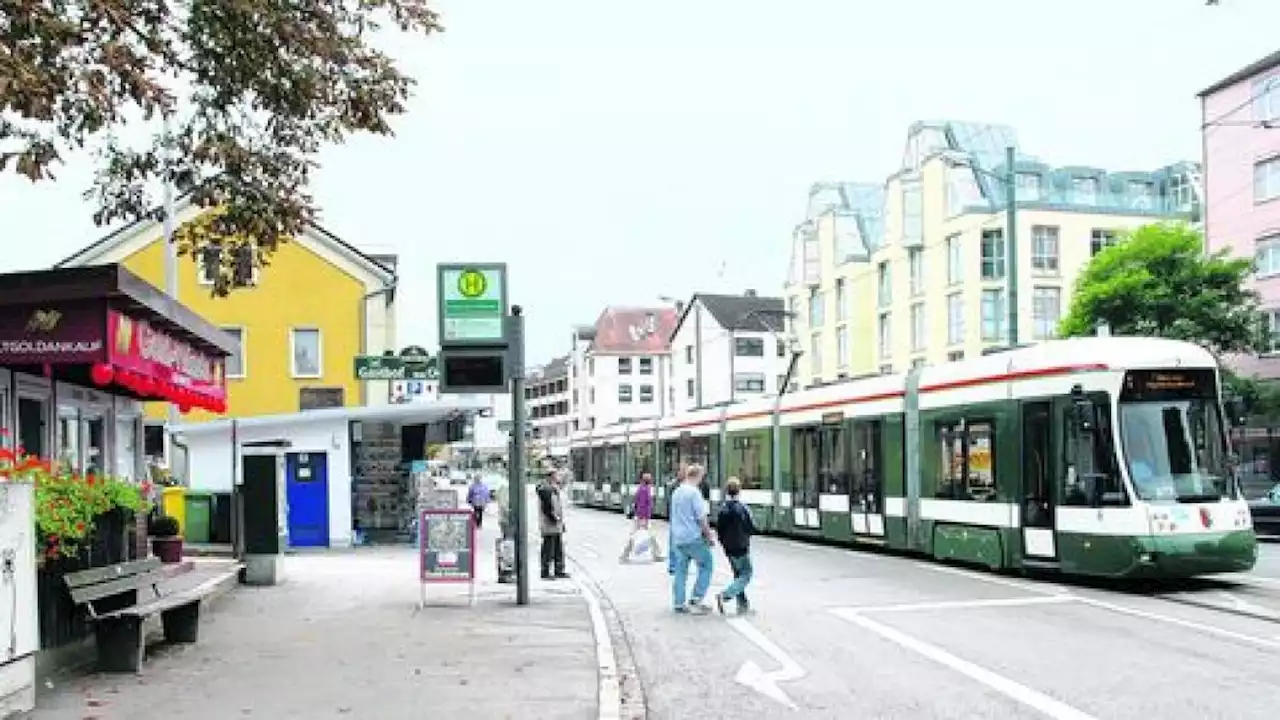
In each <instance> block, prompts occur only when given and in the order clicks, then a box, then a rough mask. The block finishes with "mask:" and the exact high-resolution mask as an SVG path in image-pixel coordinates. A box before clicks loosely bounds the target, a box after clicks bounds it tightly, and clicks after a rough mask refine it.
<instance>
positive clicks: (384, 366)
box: [355, 355, 440, 380]
mask: <svg viewBox="0 0 1280 720" xmlns="http://www.w3.org/2000/svg"><path fill="white" fill-rule="evenodd" d="M355 373H356V379H357V380H435V379H438V378H439V377H440V370H439V368H438V367H437V365H436V359H435V358H427V359H426V360H425V361H424V362H406V361H405V359H404V358H398V357H393V356H388V355H357V356H356V358H355Z"/></svg>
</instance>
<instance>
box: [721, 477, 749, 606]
mask: <svg viewBox="0 0 1280 720" xmlns="http://www.w3.org/2000/svg"><path fill="white" fill-rule="evenodd" d="M724 492H725V500H724V502H722V503H720V510H719V512H717V513H716V534H717V535H718V536H719V537H720V547H722V548H724V555H725V557H726V558H727V559H728V560H729V567H731V568H732V569H733V582H731V583H729V585H728V587H726V588H725V589H724V590H722V591H721V592H719V593H717V594H716V608H718V609H719V610H720V614H721V615H723V614H724V603H725V601H726V600H737V601H738V614H739V615H744V614H746V613H748V612H750V611H751V603H750V601H749V600H747V585H748V584H749V583H750V582H751V576H752V568H751V536H752V535H755V534H756V525H755V523H754V522H753V521H752V520H751V511H750V510H748V509H747V506H746V505H743V504H742V503H741V502H739V501H738V495H739V494H740V493H741V492H742V481H740V480H738V478H736V477H731V478H729V480H728V481H727V482H725V485H724Z"/></svg>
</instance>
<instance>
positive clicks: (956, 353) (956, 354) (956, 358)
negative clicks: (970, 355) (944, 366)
mask: <svg viewBox="0 0 1280 720" xmlns="http://www.w3.org/2000/svg"><path fill="white" fill-rule="evenodd" d="M963 359H964V351H963V350H952V351H951V352H949V353H947V362H960V361H961V360H963Z"/></svg>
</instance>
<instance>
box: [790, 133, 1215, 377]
mask: <svg viewBox="0 0 1280 720" xmlns="http://www.w3.org/2000/svg"><path fill="white" fill-rule="evenodd" d="M1006 147H1016V139H1015V137H1014V133H1013V131H1012V130H1011V129H1009V128H1006V127H1002V126H996V125H975V124H969V123H956V122H934V123H916V124H915V125H913V126H912V127H911V128H910V131H909V133H908V138H907V147H906V151H905V153H904V157H903V163H902V167H901V169H900V170H899V171H898V172H897V173H895V174H894V175H892V176H891V177H890V178H889V179H888V180H887V181H886V182H884V183H883V184H874V185H867V184H858V183H824V184H817V185H814V186H813V187H812V188H811V189H810V194H809V208H808V213H807V219H806V220H805V222H803V223H801V224H800V226H799V227H797V228H796V231H795V236H794V239H793V250H792V262H791V271H790V274H789V277H788V282H787V288H786V297H787V302H788V309H790V310H791V311H792V321H791V327H790V329H791V332H792V334H793V335H794V337H795V339H796V340H797V341H798V342H799V343H800V346H801V347H802V348H803V349H804V354H805V356H804V357H802V358H801V359H800V362H799V364H798V366H797V369H796V382H795V384H794V386H797V387H807V386H809V385H814V384H821V383H829V382H833V381H838V380H841V379H844V378H850V377H857V376H860V375H867V374H875V373H888V372H902V371H904V370H906V369H907V368H909V367H911V366H913V365H914V366H919V365H925V364H936V363H941V362H946V361H948V360H958V359H962V358H964V357H966V356H968V357H973V356H976V355H980V354H981V353H983V352H984V351H987V350H988V349H990V348H998V347H1004V346H1006V345H1007V343H1008V338H1009V334H1008V333H1009V328H1008V324H1009V323H1008V315H1009V313H1008V309H1007V308H1008V305H1007V299H1008V276H1007V273H1006V267H1005V265H1006V263H1007V259H1006V249H1005V244H1004V240H1005V233H1006V232H1007V228H1006V225H1007V222H1008V221H1007V215H1006V213H1005V212H1004V208H1006V207H1007V199H1006V198H1007V196H1006V188H1007V181H1006V180H1005V178H1006V177H1007V175H1006V164H1007V163H1006V160H1005V152H1006V150H1005V149H1006ZM1016 157H1017V159H1016V161H1015V171H1016V172H1015V177H1016V180H1015V185H1016V188H1017V213H1016V218H1017V223H1016V225H1017V228H1016V231H1017V232H1016V235H1017V237H1016V240H1017V243H1018V245H1017V250H1018V253H1017V263H1018V268H1017V272H1018V276H1017V279H1018V303H1017V306H1018V307H1017V310H1018V325H1019V329H1018V338H1017V340H1018V343H1019V344H1026V343H1031V342H1036V341H1039V340H1044V339H1047V338H1050V337H1053V334H1054V332H1055V330H1056V328H1057V324H1058V321H1059V320H1060V319H1061V318H1062V316H1063V315H1064V314H1065V313H1066V310H1067V307H1068V305H1069V302H1070V297H1071V292H1072V289H1073V283H1074V281H1075V278H1076V276H1077V274H1078V273H1079V272H1080V270H1081V269H1082V268H1083V267H1084V266H1085V265H1086V264H1087V263H1088V261H1089V259H1090V258H1091V257H1092V256H1093V255H1094V254H1096V253H1097V252H1098V251H1099V250H1101V249H1102V248H1103V247H1105V246H1107V245H1109V244H1111V243H1113V242H1115V238H1116V236H1117V235H1118V234H1119V233H1121V232H1123V231H1125V230H1129V229H1132V228H1135V227H1138V226H1141V225H1144V224H1147V223H1150V222H1156V221H1160V220H1169V219H1186V220H1191V219H1194V216H1195V214H1196V213H1197V212H1198V208H1199V190H1198V182H1199V180H1198V176H1199V173H1198V168H1197V167H1196V166H1195V165H1193V164H1190V163H1184V164H1179V165H1174V166H1170V167H1167V168H1162V169H1160V170H1156V171H1154V172H1106V171H1104V170H1100V169H1097V168H1090V167H1050V166H1048V165H1045V164H1043V163H1041V162H1039V161H1037V160H1035V159H1033V158H1030V157H1029V156H1027V155H1025V154H1023V153H1022V152H1018V153H1017V155H1016Z"/></svg>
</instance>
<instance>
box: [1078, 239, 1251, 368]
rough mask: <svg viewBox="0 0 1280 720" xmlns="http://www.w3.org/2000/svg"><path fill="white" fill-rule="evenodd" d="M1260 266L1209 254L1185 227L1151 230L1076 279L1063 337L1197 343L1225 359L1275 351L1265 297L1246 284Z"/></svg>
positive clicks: (1110, 252)
mask: <svg viewBox="0 0 1280 720" xmlns="http://www.w3.org/2000/svg"><path fill="white" fill-rule="evenodd" d="M1252 272H1253V260H1252V259H1245V258H1232V257H1229V256H1228V255H1227V253H1226V251H1225V250H1223V251H1219V252H1216V253H1213V254H1206V253H1205V251H1204V236H1203V235H1202V234H1201V233H1200V231H1198V230H1196V229H1195V228H1193V227H1191V226H1190V225H1187V224H1185V223H1157V224H1152V225H1145V226H1143V227H1140V228H1138V229H1136V230H1134V231H1133V232H1131V233H1128V234H1127V235H1126V236H1125V237H1123V238H1122V239H1121V241H1120V242H1119V243H1117V244H1116V245H1114V246H1112V247H1109V248H1107V249H1105V250H1103V251H1102V252H1100V253H1098V255H1097V256H1096V257H1094V258H1093V260H1092V261H1090V263H1089V264H1088V265H1087V266H1086V267H1085V269H1084V271H1083V272H1081V273H1080V276H1079V278H1078V279H1077V280H1076V287H1075V293H1074V295H1073V297H1072V299H1071V307H1070V309H1069V311H1068V313H1067V316H1066V317H1065V318H1063V320H1062V323H1061V324H1060V325H1059V327H1058V334H1059V335H1061V336H1063V337H1071V336H1080V335H1093V334H1094V333H1095V331H1096V329H1097V327H1098V326H1099V325H1101V324H1104V323H1105V324H1106V325H1108V326H1109V327H1110V329H1111V332H1113V333H1114V334H1117V335H1145V336H1152V337H1165V338H1174V339H1177V340H1186V341H1189V342H1194V343H1197V344H1199V345H1201V346H1203V347H1205V348H1207V349H1209V350H1210V351H1211V352H1213V353H1215V354H1217V355H1223V354H1231V353H1255V352H1258V351H1259V350H1260V349H1262V348H1264V347H1267V346H1268V344H1269V342H1270V338H1269V333H1268V332H1266V331H1265V317H1264V315H1263V314H1262V312H1261V311H1260V309H1259V304H1258V295H1257V293H1255V292H1254V291H1253V290H1251V289H1249V288H1248V286H1247V284H1246V281H1247V279H1248V277H1249V275H1250V273H1252Z"/></svg>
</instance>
